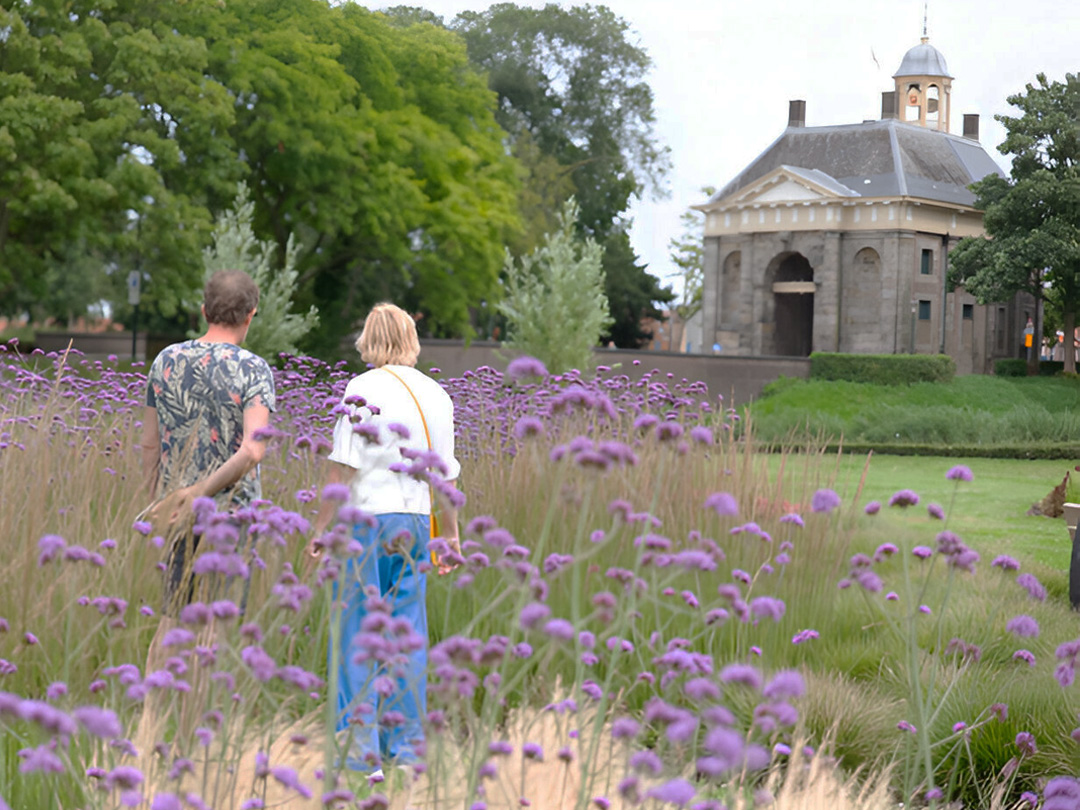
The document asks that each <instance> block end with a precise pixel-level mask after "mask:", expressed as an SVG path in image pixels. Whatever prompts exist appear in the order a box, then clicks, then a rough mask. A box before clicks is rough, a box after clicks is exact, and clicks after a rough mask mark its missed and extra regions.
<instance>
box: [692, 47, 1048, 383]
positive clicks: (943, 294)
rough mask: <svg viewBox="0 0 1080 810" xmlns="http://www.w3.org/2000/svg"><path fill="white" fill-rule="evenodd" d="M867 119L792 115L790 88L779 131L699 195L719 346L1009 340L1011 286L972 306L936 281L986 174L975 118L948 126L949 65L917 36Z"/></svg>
mask: <svg viewBox="0 0 1080 810" xmlns="http://www.w3.org/2000/svg"><path fill="white" fill-rule="evenodd" d="M893 79H894V82H895V86H894V88H893V89H892V90H890V91H888V92H885V93H882V101H881V118H880V119H879V120H872V121H863V122H862V123H859V124H842V125H838V126H822V127H807V126H806V125H805V122H806V102H805V101H792V102H790V105H789V111H788V125H787V128H786V129H785V130H784V131H783V133H782V134H781V135H780V137H779V138H777V139H776V140H775V141H774V142H773V143H772V144H770V145H769V146H768V148H766V149H765V151H764V152H762V153H761V155H760V156H759V157H758V158H757V159H756V160H754V161H753V162H752V163H751V164H750V165H749V166H747V167H746V168H745V169H744V170H743V171H742V172H741V173H740V174H739V175H738V176H737V177H736V178H735V179H734V180H732V181H731V182H730V183H728V184H727V185H726V186H724V188H722V189H721V190H720V191H719V192H717V194H716V195H714V196H713V198H712V199H710V200H709V201H708V202H707V203H705V204H703V205H700V206H695V207H696V208H698V209H699V210H701V211H703V212H704V213H705V282H704V307H703V318H704V326H703V331H704V334H703V341H704V343H705V344H706V345H710V344H711V343H713V341H714V340H715V343H717V344H719V345H720V346H721V347H722V351H723V353H724V354H735V355H796V356H798V355H802V356H805V355H808V354H810V352H812V351H828V352H867V353H889V354H891V353H898V352H917V353H937V352H944V353H947V354H950V355H952V356H953V357H954V358H955V359H956V364H957V370H958V371H959V372H961V373H971V372H986V371H989V370H992V363H993V360H994V359H996V358H999V357H1017V356H1020V355H1021V352H1022V350H1021V348H1020V347H1021V345H1022V341H1023V328H1024V325H1025V324H1026V322H1027V318H1028V317H1034V315H1035V313H1034V306H1033V304H1032V303H1031V300H1030V299H1027V300H1025V297H1024V296H1018V297H1017V298H1016V299H1014V300H1012V301H1010V302H1006V303H1001V304H993V305H989V306H980V305H979V304H977V303H976V302H975V299H974V297H973V296H971V295H969V294H968V293H966V292H964V291H963V290H962V289H958V290H955V291H953V290H949V289H946V286H947V285H946V274H947V272H948V253H949V250H950V249H951V248H952V247H953V246H955V244H956V242H957V241H958V240H959V239H961V238H962V237H965V236H975V235H980V234H982V233H983V227H982V212H980V211H978V210H976V209H975V208H974V207H973V203H974V200H975V197H974V195H973V194H972V192H971V191H969V190H968V188H967V186H968V185H969V184H971V183H972V182H974V181H976V180H979V179H981V178H983V177H985V176H986V175H988V174H990V173H993V172H996V173H999V174H1000V173H1001V170H1000V169H999V168H998V166H997V164H996V163H995V162H994V160H993V159H992V158H991V157H990V155H989V154H988V153H987V152H986V150H985V149H983V147H982V146H981V145H980V143H979V118H978V116H977V115H965V116H964V119H963V120H964V123H963V133H962V135H956V134H953V133H951V132H950V131H949V113H950V107H951V100H952V77H951V76H950V75H949V72H948V68H947V67H946V64H945V59H944V57H943V56H942V55H941V53H940V52H939V51H938V50H937V49H936V48H934V47H933V46H932V45H930V44H929V42H928V41H927V38H926V37H925V36H924V37H923V39H922V42H921V43H920V44H918V45H916V46H915V47H913V48H912V49H911V50H909V51H908V52H907V54H905V55H904V59H903V61H902V62H901V64H900V67H899V69H898V70H897V72H896V74H895V76H894V77H893Z"/></svg>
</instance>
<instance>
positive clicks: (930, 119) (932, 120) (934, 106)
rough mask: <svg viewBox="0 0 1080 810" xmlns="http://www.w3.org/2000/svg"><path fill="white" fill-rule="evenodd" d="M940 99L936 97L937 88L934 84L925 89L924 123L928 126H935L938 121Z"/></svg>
mask: <svg viewBox="0 0 1080 810" xmlns="http://www.w3.org/2000/svg"><path fill="white" fill-rule="evenodd" d="M939 104H940V99H939V96H938V88H937V85H936V84H932V85H930V86H929V87H927V88H926V123H927V124H929V125H933V126H937V123H938V119H939V110H938V107H939Z"/></svg>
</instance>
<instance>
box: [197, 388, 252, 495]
mask: <svg viewBox="0 0 1080 810" xmlns="http://www.w3.org/2000/svg"><path fill="white" fill-rule="evenodd" d="M269 425H270V409H269V408H267V407H266V406H265V405H252V406H251V407H249V408H247V409H245V410H244V438H243V440H242V441H241V442H240V447H239V448H238V449H237V451H236V452H235V453H233V454H232V455H231V456H230V457H229V459H228V460H227V461H226V462H225V463H224V464H222V465H221V466H220V467H218V468H217V469H216V470H214V471H213V472H212V473H210V474H209V475H208V476H206V477H205V478H203V479H202V480H200V481H196V482H195V483H194V484H193V485H192V487H191V488H192V489H194V490H195V495H194V496H193V498H192V500H194V498H204V497H205V498H210V497H213V496H214V495H217V494H218V493H219V492H221V490H223V489H228V488H229V487H231V486H232V485H233V484H235V483H236V482H237V481H239V480H240V479H241V478H243V477H244V476H245V475H247V474H248V473H249V472H251V471H252V470H253V469H255V467H256V466H258V464H259V462H261V461H262V460H263V456H265V455H266V439H262V438H256V436H257V435H258V433H259V431H261V430H263V429H264V428H267V427H269Z"/></svg>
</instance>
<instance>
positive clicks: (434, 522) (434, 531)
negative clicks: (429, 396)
mask: <svg viewBox="0 0 1080 810" xmlns="http://www.w3.org/2000/svg"><path fill="white" fill-rule="evenodd" d="M382 370H383V371H385V372H386V373H387V374H390V375H392V376H393V377H394V379H396V380H397V381H398V382H399V383H401V384H402V385H403V386H405V390H406V391H408V392H409V396H410V397H412V401H413V404H414V405H415V406H416V410H417V412H418V413H419V414H420V424H422V425H423V426H424V438H425V439H427V449H428V452H429V453H430V452H431V450H432V447H431V431H429V430H428V426H427V419H425V418H424V409H423V408H421V407H420V400H418V399H417V398H416V394H414V393H413V390H412V389H411V388H410V387H409V384H408V383H407V382H405V380H403V379H401V375H400V374H398V373H397V372H396V371H393V370H392V369H389V368H387V367H386V366H382ZM428 496H429V497H430V498H431V536H432V537H438V536H439V521H438V519H437V518H436V517H435V490H434V489H433V488H432V486H431V484H430V483H429V484H428ZM431 561H432V562H433V563H437V560H436V558H435V554H434V553H432V555H431Z"/></svg>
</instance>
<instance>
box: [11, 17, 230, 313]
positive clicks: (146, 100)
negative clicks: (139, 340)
mask: <svg viewBox="0 0 1080 810" xmlns="http://www.w3.org/2000/svg"><path fill="white" fill-rule="evenodd" d="M208 8H212V6H211V4H210V3H208V2H204V0H191V2H189V3H186V4H173V3H166V4H148V3H141V2H137V0H87V1H86V2H80V3H77V4H72V3H62V2H56V1H55V0H53V1H50V0H46V1H45V2H40V3H39V2H34V3H5V4H3V7H0V32H3V36H2V38H0V311H3V312H5V313H12V312H26V311H33V312H34V313H35V314H38V315H58V316H61V317H65V316H66V315H67V314H68V312H69V311H70V309H71V302H70V300H69V299H70V296H68V295H66V292H65V290H64V289H63V287H64V285H63V284H62V283H57V282H58V280H60V281H61V282H62V279H63V277H64V276H65V275H73V274H76V273H80V274H91V275H98V276H100V275H108V274H110V273H114V274H115V273H120V274H126V271H127V270H128V269H131V268H132V267H135V266H136V265H139V266H141V267H143V268H145V269H147V270H148V271H149V272H150V276H151V280H152V283H148V284H147V285H146V286H145V292H146V303H147V304H149V305H150V307H151V308H152V309H153V311H155V312H156V313H159V314H160V315H161V316H163V317H165V318H175V317H176V316H177V315H178V312H179V308H180V305H181V303H182V301H183V299H184V294H185V291H186V290H187V289H188V288H189V287H190V285H191V283H192V282H195V281H197V278H198V263H199V262H198V257H199V250H200V249H201V246H202V240H203V238H204V237H205V234H206V232H207V230H208V227H209V224H210V221H211V217H210V208H211V207H212V206H213V205H214V204H215V196H216V195H221V198H223V199H227V195H228V192H227V191H224V190H225V189H227V188H229V187H230V186H231V185H232V184H233V182H234V181H235V178H236V177H237V176H238V175H239V171H240V168H239V164H238V163H237V162H236V161H235V156H234V154H233V152H232V150H231V148H230V146H229V144H228V143H227V141H225V142H223V141H221V140H219V138H218V136H219V135H221V134H223V133H224V132H225V130H226V129H227V127H228V125H229V124H230V122H231V121H232V102H231V100H230V99H229V97H228V94H227V93H226V91H225V89H224V88H223V87H222V86H221V85H219V84H217V83H216V82H214V81H213V80H210V79H208V78H207V77H206V76H205V74H204V67H205V65H206V49H205V46H204V44H203V43H202V41H200V40H199V39H198V38H197V37H193V36H191V35H190V34H188V33H185V29H186V28H187V27H188V25H187V24H188V23H189V22H190V20H191V19H192V18H194V17H197V16H198V15H200V14H202V13H204V12H206V11H207V10H208ZM223 191H224V194H222V192H223ZM80 283H82V284H84V285H85V288H86V289H92V290H94V291H98V290H108V289H112V288H113V287H114V286H115V285H112V284H110V283H107V282H91V281H90V280H80Z"/></svg>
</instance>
